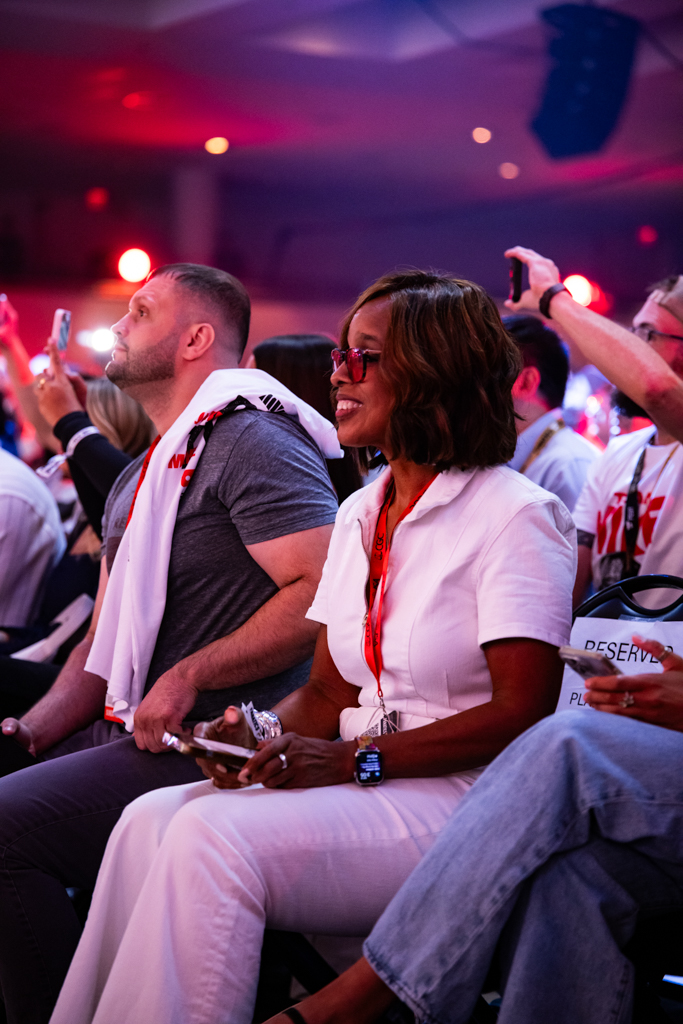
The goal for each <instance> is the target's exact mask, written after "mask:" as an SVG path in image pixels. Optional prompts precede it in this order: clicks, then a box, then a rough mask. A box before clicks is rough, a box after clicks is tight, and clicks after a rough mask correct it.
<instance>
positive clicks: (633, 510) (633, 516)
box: [624, 434, 678, 570]
mask: <svg viewBox="0 0 683 1024" xmlns="http://www.w3.org/2000/svg"><path fill="white" fill-rule="evenodd" d="M654 436H655V435H654V434H652V436H651V437H649V438H648V440H647V443H646V445H645V447H644V448H643V450H642V452H641V453H640V458H639V459H638V461H637V463H636V468H635V471H634V473H633V477H632V479H631V483H630V484H629V488H628V494H627V495H626V507H625V508H624V542H625V545H626V568H627V570H630V569H631V566H632V565H633V560H634V556H635V553H636V544H637V543H638V533H639V532H640V499H639V496H638V484H639V483H640V478H641V476H642V475H643V469H644V467H645V453H646V452H647V449H648V445H649V444H650V442H651V441H652V438H653V437H654ZM677 450H678V445H676V446H675V447H674V448H672V449H671V451H670V452H669V454H668V455H667V457H666V460H665V461H664V465H663V466H662V468H661V469H660V471H659V473H658V474H657V479H656V480H655V482H654V484H653V486H652V490H651V493H652V494H654V492H655V490H656V488H657V484H658V483H659V481H660V479H661V476H662V473H663V472H664V470H665V469H666V467H667V466H668V465H669V461H670V459H671V458H672V456H673V455H674V453H675V452H676V451H677Z"/></svg>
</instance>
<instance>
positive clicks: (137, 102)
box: [121, 92, 153, 110]
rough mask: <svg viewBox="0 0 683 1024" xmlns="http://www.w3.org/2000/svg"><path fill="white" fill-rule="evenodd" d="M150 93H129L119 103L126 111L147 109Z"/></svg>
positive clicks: (151, 97) (150, 97) (150, 98)
mask: <svg viewBox="0 0 683 1024" xmlns="http://www.w3.org/2000/svg"><path fill="white" fill-rule="evenodd" d="M152 99H153V96H152V93H151V92H129V93H128V95H127V96H124V97H123V99H122V100H121V102H122V103H123V105H124V107H127V108H128V110H138V109H139V108H140V107H148V106H149V105H150V104H151V102H152Z"/></svg>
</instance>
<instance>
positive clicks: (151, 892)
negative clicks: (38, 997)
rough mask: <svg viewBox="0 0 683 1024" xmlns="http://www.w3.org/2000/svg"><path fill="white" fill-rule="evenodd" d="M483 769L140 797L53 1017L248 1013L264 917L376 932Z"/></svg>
mask: <svg viewBox="0 0 683 1024" xmlns="http://www.w3.org/2000/svg"><path fill="white" fill-rule="evenodd" d="M475 777H476V773H473V774H471V775H470V774H466V775H464V776H449V777H446V778H437V779H396V780H391V781H388V782H386V783H384V784H383V785H381V786H378V787H375V788H372V789H362V788H360V787H359V786H357V785H356V784H355V783H348V784H345V785H341V786H330V787H325V788H320V789H299V790H289V791H288V790H272V789H264V788H262V787H260V786H253V787H251V788H249V789H244V790H236V791H235V790H231V791H219V790H216V789H215V788H214V787H213V786H212V785H211V783H209V782H200V783H193V784H192V785H189V786H173V787H169V788H167V789H160V790H156V791H154V792H152V793H148V794H146V795H145V796H143V797H140V798H139V799H138V800H135V801H134V803H132V804H131V805H130V806H129V807H128V808H127V809H126V810H125V811H124V813H123V815H122V817H121V819H120V821H119V823H118V825H117V826H116V828H115V829H114V831H113V833H112V835H111V838H110V840H109V844H108V846H107V850H106V853H105V857H104V860H103V862H102V867H101V869H100V873H99V876H98V880H97V886H96V889H95V895H94V898H93V903H92V907H91V910H90V914H89V916H88V921H87V924H86V927H85V931H84V933H83V937H82V939H81V942H80V944H79V946H78V949H77V951H76V955H75V957H74V959H73V962H72V965H71V968H70V970H69V973H68V975H67V978H66V981H65V983H64V987H63V988H62V991H61V994H60V996H59V1000H58V1002H57V1006H56V1007H55V1011H54V1014H53V1016H52V1018H51V1024H91V1022H93V1024H250V1021H251V1019H252V1015H253V1008H254V1001H255V997H256V985H257V981H258V973H259V963H260V958H261V944H262V941H263V930H264V928H265V927H266V925H268V926H269V927H272V928H279V929H283V930H286V931H297V932H298V931H301V932H314V933H319V934H327V935H366V934H368V932H370V931H371V929H372V927H373V925H374V924H375V922H376V920H377V919H378V917H379V916H380V914H381V913H382V912H383V910H384V908H385V907H386V905H387V904H388V903H389V901H390V900H391V898H392V897H393V896H394V894H395V893H396V891H397V890H398V889H399V888H400V886H401V885H402V884H403V882H404V881H405V879H406V878H407V877H408V875H409V874H410V872H411V871H412V870H413V868H414V867H415V865H416V864H417V863H418V861H419V860H420V859H421V857H422V856H423V855H424V854H425V853H426V852H427V850H428V849H429V848H430V847H431V846H432V844H433V842H434V840H435V839H436V837H437V835H438V833H439V832H440V831H441V830H442V828H443V827H444V825H445V823H446V822H447V820H448V818H449V817H450V815H451V814H452V812H453V810H454V808H455V806H456V804H457V803H458V801H459V800H460V798H461V797H462V796H463V795H464V794H465V793H466V792H467V790H468V789H469V787H470V785H471V782H472V781H473V779H474V778H475Z"/></svg>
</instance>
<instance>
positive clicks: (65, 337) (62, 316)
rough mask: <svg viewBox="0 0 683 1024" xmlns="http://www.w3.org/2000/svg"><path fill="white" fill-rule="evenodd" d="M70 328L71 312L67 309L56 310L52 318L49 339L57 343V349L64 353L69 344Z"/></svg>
mask: <svg viewBox="0 0 683 1024" xmlns="http://www.w3.org/2000/svg"><path fill="white" fill-rule="evenodd" d="M70 327H71V311H70V310H68V309H56V310H55V315H54V317H53V318H52V334H51V335H50V337H51V338H54V340H55V341H56V342H57V348H58V349H59V351H60V352H64V350H65V349H66V346H67V345H68V343H69V328H70Z"/></svg>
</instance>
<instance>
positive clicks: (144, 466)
mask: <svg viewBox="0 0 683 1024" xmlns="http://www.w3.org/2000/svg"><path fill="white" fill-rule="evenodd" d="M159 441H161V434H157V436H156V437H155V438H154V440H153V441H152V445H151V447H150V449H149V451H148V452H147V454H146V455H145V461H144V462H143V463H142V469H141V470H140V479H139V480H138V485H137V487H136V488H135V494H134V495H133V500H132V502H131V503H130V512H129V513H128V519H127V520H126V529H128V523H129V522H130V520H131V517H132V515H133V509H134V508H135V502H136V500H137V496H138V491H139V490H140V486H141V484H142V481H143V480H144V479H145V476H146V475H147V468H148V466H149V460H150V459H151V458H152V455H153V454H154V449H155V448H156V446H157V445H158V444H159Z"/></svg>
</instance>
